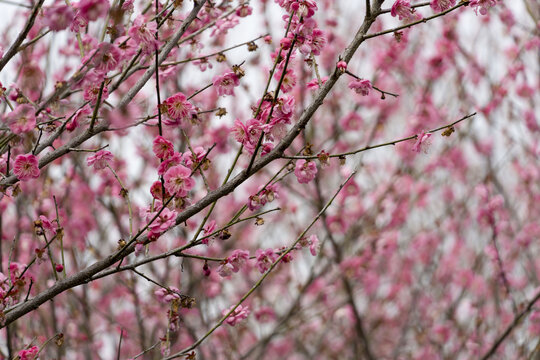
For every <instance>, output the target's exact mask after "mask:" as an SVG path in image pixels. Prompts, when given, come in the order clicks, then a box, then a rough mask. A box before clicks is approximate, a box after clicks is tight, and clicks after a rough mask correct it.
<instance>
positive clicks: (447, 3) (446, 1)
mask: <svg viewBox="0 0 540 360" xmlns="http://www.w3.org/2000/svg"><path fill="white" fill-rule="evenodd" d="M429 5H430V6H431V9H433V11H437V12H441V11H444V10H448V9H450V8H451V7H452V6H454V5H456V0H431V3H430V4H429Z"/></svg>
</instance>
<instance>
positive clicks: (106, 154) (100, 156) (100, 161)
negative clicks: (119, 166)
mask: <svg viewBox="0 0 540 360" xmlns="http://www.w3.org/2000/svg"><path fill="white" fill-rule="evenodd" d="M112 159H113V154H112V153H111V152H110V151H107V150H99V151H98V152H97V153H95V154H94V155H91V156H89V157H87V158H86V164H87V165H88V166H93V167H94V170H103V169H105V168H106V167H107V164H108V162H109V161H111V160H112Z"/></svg>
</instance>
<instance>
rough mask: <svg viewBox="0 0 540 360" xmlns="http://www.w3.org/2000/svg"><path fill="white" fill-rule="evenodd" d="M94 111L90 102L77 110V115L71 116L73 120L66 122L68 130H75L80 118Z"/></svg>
mask: <svg viewBox="0 0 540 360" xmlns="http://www.w3.org/2000/svg"><path fill="white" fill-rule="evenodd" d="M91 113H92V109H91V108H90V106H89V105H88V104H86V105H85V106H83V107H82V108H80V109H79V110H77V111H76V112H75V115H73V117H72V118H71V120H70V121H69V122H68V123H67V124H66V130H67V131H73V130H75V129H76V128H77V127H78V126H79V120H80V119H81V118H82V117H83V116H85V115H89V114H91Z"/></svg>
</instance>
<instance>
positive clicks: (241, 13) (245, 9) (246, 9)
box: [236, 5, 253, 17]
mask: <svg viewBox="0 0 540 360" xmlns="http://www.w3.org/2000/svg"><path fill="white" fill-rule="evenodd" d="M252 12H253V8H252V7H251V6H248V5H243V6H241V7H240V8H238V9H237V10H236V16H238V17H246V16H249V15H251V13H252Z"/></svg>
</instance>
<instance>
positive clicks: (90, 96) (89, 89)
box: [83, 83, 109, 105]
mask: <svg viewBox="0 0 540 360" xmlns="http://www.w3.org/2000/svg"><path fill="white" fill-rule="evenodd" d="M100 88H101V84H97V83H90V84H88V85H87V86H85V87H84V92H83V98H84V100H86V101H90V104H92V105H96V103H97V101H98V97H99V89H100ZM107 97H109V89H108V88H107V86H103V91H102V92H101V101H104V100H105V99H107Z"/></svg>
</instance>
